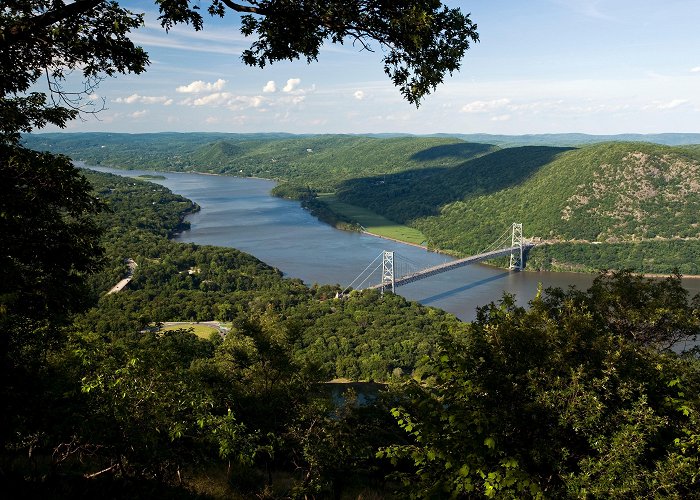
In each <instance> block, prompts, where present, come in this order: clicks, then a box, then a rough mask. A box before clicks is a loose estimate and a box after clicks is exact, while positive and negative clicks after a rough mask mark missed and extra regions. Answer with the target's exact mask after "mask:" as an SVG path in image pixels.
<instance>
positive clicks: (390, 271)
mask: <svg viewBox="0 0 700 500" xmlns="http://www.w3.org/2000/svg"><path fill="white" fill-rule="evenodd" d="M533 246H534V245H533V244H532V243H531V242H529V241H526V240H525V239H524V238H523V225H522V224H520V223H513V224H512V226H511V227H509V228H508V229H506V230H505V232H504V233H503V234H502V235H501V236H499V237H498V239H496V241H494V242H493V243H492V244H491V245H489V246H488V247H487V248H485V249H484V250H483V251H481V252H479V253H478V254H476V255H471V256H469V257H465V258H463V259H458V260H453V261H450V262H445V263H444V264H438V265H436V266H432V267H428V268H425V269H418V267H419V266H418V265H417V264H416V263H415V262H412V261H411V260H410V259H408V258H406V257H403V256H399V255H398V254H395V253H394V252H389V251H384V252H382V253H380V254H379V255H378V256H377V257H376V258H375V259H374V260H373V261H372V262H371V263H370V264H369V265H368V266H367V267H366V268H365V269H364V270H363V271H362V272H361V273H360V274H359V275H358V276H357V277H356V278H355V279H354V280H353V282H352V283H350V284H349V285H348V286H347V288H346V289H345V290H343V294H344V293H346V292H347V291H348V290H350V289H351V288H352V287H355V288H356V289H358V290H362V289H368V290H381V291H382V293H383V292H384V291H385V290H391V291H392V292H394V291H395V290H396V287H398V286H401V285H406V284H408V283H412V282H414V281H418V280H422V279H425V278H429V277H430V276H435V275H436V274H440V273H445V272H447V271H452V270H453V269H457V268H459V267H464V266H468V265H470V264H474V263H476V262H481V261H483V260H489V259H495V258H497V257H504V256H507V255H510V266H509V268H510V269H512V270H517V271H520V270H522V269H523V267H524V266H525V260H524V252H525V251H527V250H528V249H530V248H531V247H533ZM379 259H381V262H378V261H379ZM380 269H381V273H380V274H379V276H380V280H379V283H375V284H371V282H372V279H373V278H374V280H375V281H376V276H377V271H379V270H380ZM363 287H364V288H363Z"/></svg>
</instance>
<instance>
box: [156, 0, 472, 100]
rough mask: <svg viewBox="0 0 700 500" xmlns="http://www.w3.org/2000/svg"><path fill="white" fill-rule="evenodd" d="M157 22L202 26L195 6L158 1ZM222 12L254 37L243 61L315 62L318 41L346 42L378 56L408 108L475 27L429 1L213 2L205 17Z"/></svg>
mask: <svg viewBox="0 0 700 500" xmlns="http://www.w3.org/2000/svg"><path fill="white" fill-rule="evenodd" d="M158 4H159V6H160V12H161V17H160V20H161V23H162V25H163V27H165V28H166V29H169V28H171V27H172V26H173V25H174V24H177V23H182V22H185V23H188V24H191V25H192V26H194V28H195V29H197V30H198V29H201V28H202V27H203V18H202V16H201V14H200V12H199V10H200V9H199V6H198V5H192V6H190V5H189V4H190V2H187V1H181V0H159V1H158ZM228 9H231V10H233V11H235V12H238V13H241V14H243V17H242V27H241V32H242V33H243V34H244V35H246V36H250V37H255V38H257V39H256V40H255V41H254V42H253V43H252V45H251V47H250V48H249V49H247V50H245V51H243V56H242V59H243V62H245V63H246V64H248V65H250V66H259V67H261V68H262V67H264V66H266V65H267V64H271V63H274V62H276V61H281V60H290V61H292V60H296V59H301V58H305V59H306V61H307V62H309V63H310V62H312V61H315V60H317V59H318V55H319V52H320V49H321V46H322V45H323V43H324V42H326V41H330V42H331V43H339V44H343V43H345V42H346V41H350V42H351V43H352V44H353V45H355V46H359V47H360V49H361V50H368V51H373V50H374V49H373V47H372V42H373V41H374V42H376V43H378V44H379V47H380V48H381V50H382V52H383V53H384V57H383V62H384V71H385V72H386V74H387V75H388V76H389V77H390V78H391V80H392V82H393V83H394V85H396V86H397V87H399V89H400V91H401V93H402V94H403V96H404V98H405V99H406V100H408V102H410V103H413V104H416V106H418V105H419V104H420V101H421V99H422V98H423V97H424V96H426V95H427V94H429V93H430V92H431V91H432V90H434V89H435V88H436V87H437V85H438V84H440V83H442V81H443V79H444V77H445V74H446V73H449V74H452V72H454V71H456V70H458V69H459V67H460V61H461V59H462V56H463V55H464V53H465V52H466V51H467V49H469V44H470V42H472V41H473V42H476V41H478V40H479V35H478V33H477V31H476V28H477V27H476V24H474V23H472V21H471V20H470V19H469V15H468V14H467V15H465V14H463V13H462V12H461V11H460V10H459V9H450V8H448V7H446V6H443V5H442V2H439V1H435V0H409V1H402V2H397V1H395V0H349V1H348V0H307V1H299V0H262V1H249V2H245V4H241V3H235V2H232V1H231V0H212V2H211V4H210V5H209V8H208V12H209V14H211V15H213V16H220V17H224V16H225V15H226V12H227V10H228Z"/></svg>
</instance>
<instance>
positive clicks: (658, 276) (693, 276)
mask: <svg viewBox="0 0 700 500" xmlns="http://www.w3.org/2000/svg"><path fill="white" fill-rule="evenodd" d="M73 163H74V164H75V165H76V166H78V167H81V168H87V169H90V165H88V164H87V163H86V162H84V161H82V160H77V161H76V160H74V161H73ZM92 166H97V167H105V168H112V169H114V170H123V171H125V172H129V171H132V170H143V171H153V172H162V173H169V174H199V175H212V176H218V177H239V178H242V179H258V180H263V181H272V182H277V183H279V182H281V181H280V180H279V179H270V178H266V177H255V176H248V175H231V174H216V173H212V172H197V171H195V170H190V171H182V170H178V171H175V170H151V169H136V168H134V169H130V168H119V167H115V166H107V165H92ZM319 220H320V219H319ZM321 222H323V221H321ZM331 226H332V225H331ZM336 229H337V228H336ZM340 230H341V231H342V229H340ZM360 233H362V234H366V235H368V236H373V237H375V238H382V239H384V240H390V241H394V242H396V243H401V244H403V245H410V246H413V247H416V248H422V249H423V250H425V251H426V252H434V253H437V254H441V255H446V256H448V257H453V258H459V257H457V256H455V255H454V254H453V253H451V252H449V251H447V250H440V249H429V248H428V247H427V246H425V245H420V244H418V243H411V242H408V241H402V240H399V239H397V238H390V237H388V236H382V235H380V234H376V233H372V232H370V231H366V230H364V229H363V230H362V231H360ZM486 265H488V264H486ZM523 271H524V272H539V271H531V270H529V269H527V267H526V268H525V269H523ZM547 272H568V273H576V274H588V275H596V274H598V272H585V271H573V270H571V271H547ZM634 274H637V275H641V276H643V277H645V278H656V279H663V278H668V277H670V276H672V274H670V273H669V274H659V273H634ZM682 277H683V278H684V279H685V278H687V279H692V280H695V279H700V274H683V275H682Z"/></svg>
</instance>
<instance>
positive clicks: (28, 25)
mask: <svg viewBox="0 0 700 500" xmlns="http://www.w3.org/2000/svg"><path fill="white" fill-rule="evenodd" d="M103 1H104V0H75V2H73V3H72V4H69V5H66V6H64V7H61V8H59V9H54V10H49V11H46V12H44V13H43V14H39V15H38V16H35V17H32V18H29V19H27V20H26V21H20V22H19V23H17V24H15V25H14V26H11V27H10V28H8V29H7V30H5V31H0V38H2V39H3V42H5V43H6V44H12V42H14V41H17V40H21V39H22V38H24V37H26V36H27V35H29V34H30V33H31V32H32V31H33V30H36V29H37V28H46V27H47V26H51V25H52V24H55V23H57V22H60V21H63V20H64V19H68V18H70V17H74V16H79V15H81V14H85V13H87V12H89V11H91V10H92V9H94V8H95V7H97V6H98V5H99V4H101V3H102V2H103Z"/></svg>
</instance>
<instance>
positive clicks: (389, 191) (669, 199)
mask: <svg viewBox="0 0 700 500" xmlns="http://www.w3.org/2000/svg"><path fill="white" fill-rule="evenodd" d="M340 196H341V198H342V199H343V200H344V201H347V202H350V203H354V204H357V205H361V206H368V207H370V208H372V209H373V210H376V211H378V212H379V213H382V214H384V215H386V216H388V217H390V218H391V217H394V218H397V219H399V220H401V221H402V222H407V223H408V224H409V225H412V226H414V227H416V228H418V229H419V230H421V231H422V232H423V233H424V234H425V235H426V236H427V237H428V238H429V241H430V244H431V245H432V246H434V247H436V248H441V249H447V250H451V251H454V252H456V253H459V254H469V253H473V252H477V251H480V250H481V249H482V248H484V247H485V246H487V245H488V243H490V242H491V241H493V240H494V239H496V238H497V237H498V236H499V235H500V234H501V233H502V231H503V229H504V228H506V227H507V226H508V225H510V224H511V223H512V222H515V221H518V222H523V223H524V225H525V233H526V236H527V237H530V238H534V239H536V240H539V241H541V242H546V243H550V244H554V245H558V244H560V243H563V242H569V244H568V245H566V246H562V247H560V248H559V249H555V250H554V254H556V255H557V258H554V257H551V256H549V257H546V256H543V255H545V254H546V252H550V251H551V250H552V249H551V248H547V249H546V250H545V249H539V250H536V251H534V252H533V256H532V257H534V262H535V263H536V265H538V266H541V267H545V268H547V267H550V266H551V264H552V260H556V261H557V267H558V268H567V269H576V270H581V269H585V270H591V269H592V266H591V265H590V263H587V259H588V260H591V262H593V261H594V262H596V264H595V266H596V267H611V268H619V267H626V266H627V265H629V264H631V265H633V267H635V268H637V269H639V270H643V271H648V272H669V271H670V270H672V269H673V267H675V266H676V265H680V264H688V262H689V261H691V260H692V259H693V255H695V253H696V251H697V248H696V247H697V246H698V241H697V240H698V238H700V226H699V224H698V218H697V214H698V213H700V212H699V210H700V160H698V158H697V155H695V154H693V151H692V150H686V149H683V148H673V147H668V146H660V145H655V144H642V143H604V144H597V145H594V146H587V147H585V148H581V149H577V150H568V151H567V150H563V149H555V148H535V147H528V148H511V149H507V150H501V151H497V152H494V153H491V154H489V155H487V156H484V157H481V158H478V159H475V160H471V161H467V162H465V163H464V164H463V165H460V166H459V167H456V168H453V169H449V170H446V171H437V172H433V175H431V176H424V177H422V178H421V179H419V180H410V179H409V180H405V179H397V180H396V182H392V183H389V182H387V183H386V184H377V182H376V181H375V180H373V179H365V180H355V181H351V182H349V183H345V184H343V185H342V187H341V189H340ZM640 241H645V245H644V247H643V248H645V249H646V250H645V251H644V253H643V256H642V257H641V258H636V259H634V260H633V261H631V262H630V261H629V259H628V257H629V256H630V255H631V254H632V253H634V252H636V251H638V250H639V248H636V247H635V248H633V247H631V246H630V245H632V244H634V243H635V242H637V243H638V242H640ZM674 241H675V242H682V243H683V245H681V251H680V252H679V251H678V249H677V248H675V247H674V250H673V253H674V255H675V257H674V259H673V260H672V262H670V261H669V262H664V263H663V264H662V263H661V262H662V261H663V258H661V259H659V257H663V255H665V254H668V253H669V250H670V247H669V242H674ZM572 242H573V243H575V244H571V243H572ZM589 243H596V245H591V244H589ZM620 243H627V245H626V246H625V245H622V246H620V245H618V246H617V247H615V246H611V245H612V244H620ZM582 245H583V246H582ZM598 247H601V248H598ZM615 248H619V250H613V249H615ZM640 248H641V247H640ZM563 249H566V251H563ZM684 249H685V250H687V251H684ZM562 251H563V253H561V252H562ZM543 252H544V254H543ZM600 252H607V253H605V255H606V257H605V258H600V257H598V258H593V254H595V253H600ZM567 261H568V262H569V264H570V265H566V264H565V263H566V262H567ZM684 269H685V272H693V273H695V272H697V269H695V267H694V266H691V267H689V266H688V265H686V266H685V267H684Z"/></svg>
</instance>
